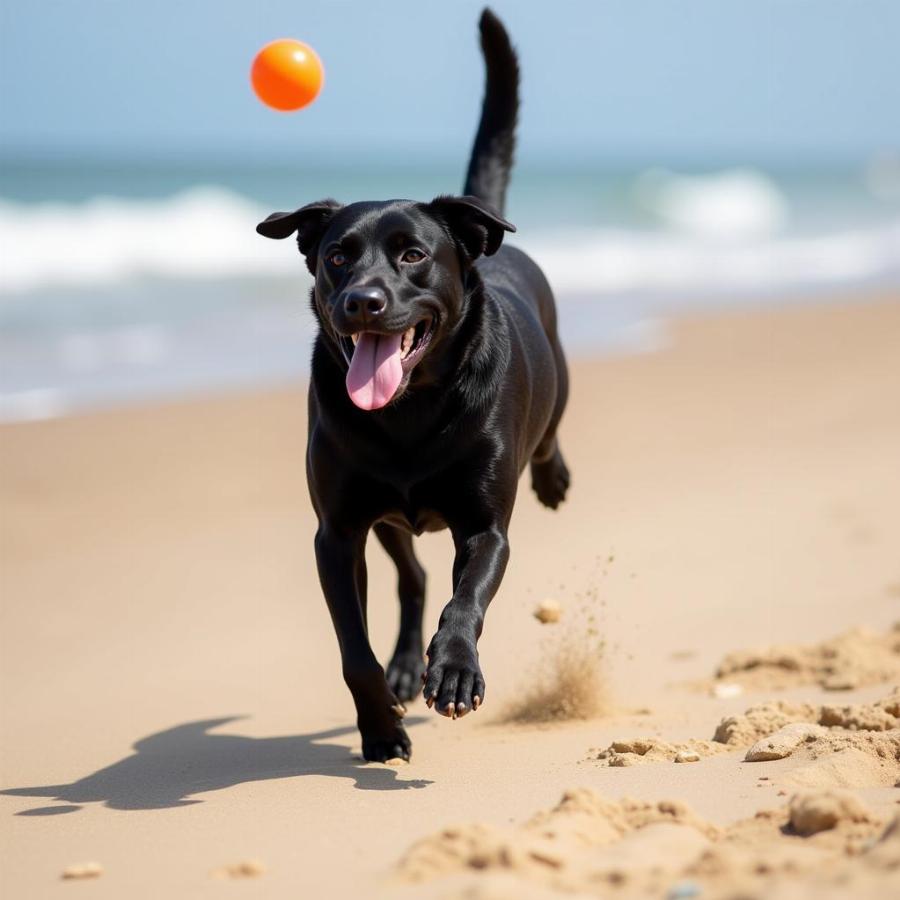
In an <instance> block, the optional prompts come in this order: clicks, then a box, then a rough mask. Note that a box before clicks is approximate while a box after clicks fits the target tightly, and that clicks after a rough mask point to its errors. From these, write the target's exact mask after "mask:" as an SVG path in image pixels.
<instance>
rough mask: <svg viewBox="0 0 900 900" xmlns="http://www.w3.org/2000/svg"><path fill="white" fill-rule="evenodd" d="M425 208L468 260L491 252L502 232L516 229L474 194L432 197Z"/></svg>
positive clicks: (500, 241)
mask: <svg viewBox="0 0 900 900" xmlns="http://www.w3.org/2000/svg"><path fill="white" fill-rule="evenodd" d="M427 209H428V210H429V211H430V212H431V213H432V215H434V216H435V217H436V218H438V219H439V220H440V221H441V222H443V223H444V224H445V225H446V226H447V228H449V229H450V231H451V233H452V234H453V236H454V237H455V238H456V239H457V241H458V242H459V244H460V245H461V246H462V248H463V249H464V250H465V252H466V255H467V256H468V258H469V260H470V261H471V260H475V259H477V258H478V257H479V256H481V255H482V254H484V256H492V255H493V254H494V253H496V252H497V251H498V250H499V249H500V245H501V244H502V243H503V232H504V231H515V230H516V226H515V225H513V224H512V223H511V222H507V221H506V219H504V218H503V216H501V215H500V213H498V212H497V211H496V210H495V209H493V208H492V207H491V206H489V205H488V204H487V203H485V202H484V201H483V200H479V199H478V197H435V199H434V200H432V201H431V203H429V204H428V206H427Z"/></svg>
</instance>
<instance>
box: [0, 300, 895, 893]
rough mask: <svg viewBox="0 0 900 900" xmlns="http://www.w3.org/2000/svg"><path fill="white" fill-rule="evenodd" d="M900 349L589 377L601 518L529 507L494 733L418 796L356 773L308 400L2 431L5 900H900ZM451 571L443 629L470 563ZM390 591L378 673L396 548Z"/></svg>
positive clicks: (749, 350)
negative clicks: (322, 542)
mask: <svg viewBox="0 0 900 900" xmlns="http://www.w3.org/2000/svg"><path fill="white" fill-rule="evenodd" d="M898 334H900V298H898V297H882V298H875V299H873V300H872V301H870V302H865V303H862V302H857V303H854V304H846V305H841V304H837V303H836V304H833V305H824V306H809V307H805V308H794V309H792V310H790V311H777V310H773V311H767V312H756V313H752V314H749V313H748V314H745V313H740V314H730V315H720V316H716V317H710V318H698V319H695V320H692V321H683V322H680V323H677V324H676V325H674V326H673V327H672V330H671V336H672V343H671V345H670V346H669V347H668V348H667V349H665V350H663V351H661V352H659V353H657V354H654V355H647V356H637V357H630V358H625V357H622V358H614V359H608V360H604V361H596V362H578V363H577V364H575V365H574V367H573V370H574V371H573V385H574V390H573V397H572V404H571V408H570V411H569V413H568V416H567V419H566V420H565V422H564V427H563V430H562V441H563V447H564V449H565V451H566V454H567V457H568V459H569V462H570V464H571V468H572V471H573V476H574V483H573V490H572V495H571V501H570V502H569V503H567V504H566V505H565V507H564V508H563V509H562V510H561V511H560V512H558V513H556V514H553V513H550V512H547V511H546V510H544V509H542V508H541V507H539V505H538V504H537V502H536V501H535V500H534V498H533V497H532V496H531V494H530V492H529V491H528V490H527V486H526V484H525V483H524V482H523V486H522V490H521V492H520V501H519V506H518V509H517V511H516V516H515V519H514V522H513V527H512V532H511V543H512V560H511V564H510V567H509V571H508V574H507V576H506V579H505V581H504V583H503V587H502V589H501V591H500V594H499V596H498V597H497V599H496V601H495V603H494V606H493V607H492V609H491V611H490V614H489V616H488V621H487V627H486V632H485V636H484V638H483V641H482V648H481V653H482V664H483V667H484V670H485V675H486V678H487V682H488V694H487V702H486V704H485V706H484V707H483V708H482V710H480V711H479V712H478V713H477V714H475V715H470V716H468V717H466V718H465V719H462V720H459V721H456V722H451V721H448V720H446V719H443V718H440V717H437V716H435V715H433V714H429V713H428V712H427V711H426V710H425V709H424V707H423V706H422V705H421V704H416V705H414V706H413V707H412V708H411V709H410V714H409V719H408V721H409V722H410V727H411V732H412V736H413V740H414V742H415V748H414V755H413V760H412V762H411V763H410V764H409V765H404V766H398V767H390V766H381V765H363V764H362V763H361V762H360V761H359V760H358V759H357V758H355V755H354V754H358V752H359V741H358V738H357V735H356V732H355V728H354V727H353V714H352V706H351V703H350V700H349V697H348V695H347V693H346V691H345V689H344V687H343V685H342V683H341V680H340V675H339V671H340V667H339V664H338V657H337V650H336V645H335V641H334V637H333V635H332V632H331V625H330V621H329V619H328V615H327V612H326V610H325V607H324V604H323V602H322V600H321V597H320V595H319V588H318V584H317V579H316V576H315V571H314V564H313V558H312V547H311V539H312V533H313V530H314V522H313V517H312V514H311V512H310V509H309V503H308V499H307V497H306V489H305V484H304V474H303V452H304V426H305V423H304V400H303V395H302V390H301V388H299V387H298V388H296V389H285V390H281V391H275V392H269V393H262V394H245V395H239V396H229V397H222V398H218V399H198V400H196V401H192V402H184V403H178V404H171V405H166V406H157V407H148V408H143V409H133V410H130V411H125V412H120V413H108V414H98V415H91V416H82V417H77V418H73V419H68V420H60V421H53V422H46V423H36V424H30V425H20V426H14V427H7V428H6V429H4V432H3V435H2V455H3V459H2V464H3V470H2V495H0V499H2V511H3V517H2V519H3V521H2V526H3V542H2V552H3V556H2V599H3V611H2V623H0V625H2V658H0V666H2V669H0V676H2V692H3V693H2V734H0V746H2V754H3V758H2V764H3V768H2V785H0V787H2V790H3V791H4V793H3V794H2V795H0V827H2V847H3V856H4V864H3V866H2V869H0V878H2V888H3V891H2V893H3V896H4V897H6V896H8V897H28V898H30V900H31V898H38V900H40V898H43V897H54V896H57V895H61V894H71V893H73V892H75V893H79V896H82V895H83V896H91V897H97V898H100V897H108V898H120V897H129V898H144V897H146V898H157V897H192V898H194V897H200V898H204V897H222V896H226V895H228V896H230V895H232V894H233V893H234V892H235V891H240V893H241V896H248V897H250V896H252V897H265V898H280V897H297V896H321V897H324V896H328V897H335V898H342V897H361V896H376V897H377V896H383V897H409V898H416V900H418V898H422V897H426V898H427V897H472V898H501V897H502V898H507V897H518V896H532V897H535V898H538V897H557V896H598V895H599V896H603V895H605V894H607V893H608V892H609V891H610V890H611V889H614V890H615V895H616V896H619V897H626V896H652V897H667V896H670V897H673V898H674V897H689V896H696V895H697V891H702V896H709V897H723V898H725V897H735V896H741V897H754V896H760V897H762V896H765V897H766V898H775V900H778V898H782V897H784V898H794V897H804V896H807V897H835V898H837V897H845V896H850V895H852V896H854V897H858V896H872V897H884V896H887V890H888V889H887V887H886V886H887V885H892V886H896V885H897V884H898V881H900V859H898V841H900V828H898V826H897V825H896V823H895V824H894V825H891V823H892V822H893V821H894V818H895V816H896V812H897V810H898V809H900V807H898V805H897V801H898V799H900V791H898V789H897V788H896V787H894V786H893V783H892V779H895V776H897V765H898V763H897V758H896V749H897V734H898V730H897V728H896V727H895V725H896V722H895V720H896V719H897V713H898V710H897V709H896V703H895V701H894V700H893V699H892V693H891V691H892V687H893V685H894V684H895V683H896V681H897V677H896V668H895V667H894V668H892V666H895V663H896V659H895V658H894V657H895V655H896V650H897V643H896V638H897V633H896V632H894V631H892V630H891V629H892V627H893V624H894V622H895V620H896V619H897V618H898V617H900V616H898V609H900V603H898V599H900V556H898V553H897V547H898V546H900V517H898V515H897V510H898V509H900V475H898V462H897V461H898V460H900V353H898V352H897V335H898ZM419 543H420V549H421V555H422V557H423V561H424V562H425V564H426V568H427V569H428V572H429V578H430V582H429V605H430V606H429V620H430V623H431V624H432V625H433V623H434V621H435V619H436V616H437V613H438V611H439V609H440V607H441V605H442V604H443V603H444V602H445V601H446V599H447V596H448V586H449V583H450V548H449V540H448V539H447V537H446V536H445V535H432V536H426V537H425V538H423V539H422V540H421V541H420V542H419ZM369 585H370V603H369V608H370V617H371V619H372V626H371V629H372V637H373V641H374V643H375V645H376V647H377V648H378V651H379V653H380V654H381V655H382V657H384V656H385V655H386V654H387V652H388V651H389V649H390V646H391V641H392V638H393V631H394V629H395V628H396V622H397V608H396V602H395V600H394V576H393V574H392V572H391V570H390V568H389V565H388V563H387V561H386V560H385V559H384V557H383V555H382V554H381V553H380V551H379V550H378V549H377V548H376V547H374V546H373V547H372V548H371V551H370V577H369ZM546 598H554V599H555V600H556V601H557V602H558V603H559V605H560V609H561V613H562V614H561V616H560V617H559V621H558V622H556V623H553V624H541V623H540V622H539V621H537V620H536V619H535V618H534V616H533V612H534V610H535V608H536V607H537V606H538V605H539V604H540V603H541V602H542V601H544V600H545V599H546ZM858 628H865V629H868V631H863V632H859V631H852V630H853V629H858ZM848 632H851V637H850V638H849V639H848V638H846V637H841V636H842V635H843V636H846V635H847V633H848ZM579 634H584V636H585V641H584V642H583V643H579V642H578V635H579ZM573 640H574V641H575V644H574V645H573V644H572V643H571V642H572V641H573ZM848 640H849V643H848ZM860 641H862V642H863V644H864V645H865V646H864V648H863V650H862V657H860V655H859V653H858V652H857V651H859V650H860V647H861V646H862V645H861V644H860ZM851 645H852V646H851ZM573 646H574V647H575V651H574V653H575V655H574V656H573V655H572V652H573V651H572V647H573ZM876 646H877V648H879V649H877V652H876V650H874V649H873V648H875V647H876ZM773 647H777V648H778V649H777V650H776V651H772V650H770V649H766V648H773ZM585 648H587V649H585ZM760 648H762V649H760ZM579 654H580V655H579ZM572 660H574V661H575V662H574V664H573V663H572ZM791 660H792V661H791ZM854 660H855V662H854ZM860 660H862V663H864V664H861V665H858V664H857V663H860ZM573 671H574V672H576V676H575V678H576V681H577V683H578V685H579V686H580V687H583V684H584V683H585V681H587V682H588V683H591V684H594V685H596V691H593V690H592V691H588V692H586V693H587V700H585V699H584V697H581V699H578V702H577V703H573V702H571V701H572V696H571V695H572V687H571V684H572V681H571V678H572V674H571V673H572V672H573ZM577 673H582V674H581V675H578V674H577ZM717 673H718V675H717ZM798 673H799V674H798ZM891 673H893V674H891ZM566 679H569V680H568V681H567V680H566ZM717 680H718V681H719V682H723V681H724V682H725V683H726V684H739V685H740V688H741V692H740V693H738V694H735V693H734V692H733V691H732V692H731V695H730V696H728V694H729V692H728V691H726V692H725V696H716V695H715V694H714V692H713V691H712V690H710V687H711V686H712V685H714V684H715V683H716V681H717ZM701 683H703V684H704V685H705V689H704V690H702V691H698V690H697V689H696V685H698V684H701ZM720 686H721V685H720ZM836 691H839V693H837V692H836ZM579 696H581V695H579ZM598 697H599V698H600V699H599V700H598V699H597V698H598ZM592 701H593V702H594V705H593V706H591V705H590V703H591V702H592ZM523 703H524V704H525V706H526V707H527V708H530V709H532V710H534V709H535V706H536V705H537V706H542V707H545V708H546V707H550V706H553V705H554V704H556V713H555V714H554V715H552V716H542V715H539V714H536V715H532V716H529V715H523V713H522V710H523ZM585 704H587V705H585ZM523 719H524V720H527V721H525V722H523V721H522V720H523ZM785 726H787V730H786V731H785V730H784V729H785ZM792 728H793V730H791V729H792ZM717 737H718V738H719V739H718V740H716V739H715V738H717ZM638 739H640V740H641V741H643V742H644V743H640V744H639V743H638V742H637V741H638ZM648 741H649V744H650V746H648V747H647V749H646V750H644V753H643V754H641V753H639V752H637V751H638V750H639V749H640V748H641V747H644V746H645V744H646V743H647V742H648ZM757 741H764V742H765V741H768V742H769V743H770V744H772V745H773V746H774V747H775V750H770V751H769V753H770V755H771V753H776V751H777V753H781V752H782V751H783V750H785V749H787V753H786V755H784V756H782V757H781V758H777V759H772V758H765V756H766V750H765V746H764V747H763V748H762V749H761V750H760V753H761V754H762V756H761V757H760V759H761V761H757V762H748V761H746V759H745V757H746V755H747V753H748V751H749V750H750V749H751V747H752V746H753V745H754V744H755V743H756V742H757ZM616 744H619V750H615V751H614V752H617V753H620V754H628V753H631V754H633V755H636V756H637V757H640V756H647V757H648V758H647V759H644V760H643V762H645V763H648V762H650V761H651V760H656V761H655V763H654V764H642V765H609V764H608V763H609V758H603V759H598V758H597V757H598V755H600V753H601V752H602V750H605V749H606V748H610V747H611V746H613V747H615V745H616ZM663 745H665V746H663ZM712 745H715V747H714V748H713V749H714V751H715V752H712V751H711V752H709V753H707V752H706V750H707V749H708V748H709V747H710V746H712ZM629 747H630V749H629ZM590 748H598V749H595V750H594V751H591V749H590ZM670 748H672V749H670ZM779 748H780V749H779ZM679 753H681V754H682V755H686V756H687V757H688V758H689V759H693V758H694V756H696V757H697V761H693V762H689V761H688V760H687V759H685V760H684V761H683V762H681V763H678V762H676V761H675V757H676V756H677V755H678V754H679ZM892 754H893V755H892ZM560 798H563V799H562V801H560ZM66 872H69V873H70V877H67V878H66V877H63V876H64V874H65V873H66ZM71 873H76V876H78V877H72V876H71ZM561 892H563V893H561Z"/></svg>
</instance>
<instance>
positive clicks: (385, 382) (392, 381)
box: [339, 317, 434, 411]
mask: <svg viewBox="0 0 900 900" xmlns="http://www.w3.org/2000/svg"><path fill="white" fill-rule="evenodd" d="M433 334H434V319H432V318H430V317H429V318H426V319H422V320H421V321H420V322H417V323H416V324H415V325H414V326H412V327H411V328H407V329H406V331H403V332H401V333H400V334H379V333H378V332H374V331H360V332H358V333H357V334H354V335H353V336H352V337H341V338H340V339H339V340H340V345H341V350H342V352H343V354H344V357H345V358H346V360H347V363H348V364H349V366H350V368H349V370H348V372H347V393H348V394H349V395H350V399H351V400H352V401H353V402H354V403H355V404H356V405H357V406H358V407H359V408H360V409H365V410H369V411H371V410H373V409H381V407H382V406H387V404H388V403H390V402H391V400H393V399H394V397H395V396H396V395H397V393H398V392H399V391H400V388H401V385H402V386H405V384H406V382H407V381H408V379H409V374H410V372H412V370H413V368H414V367H415V365H416V363H417V362H418V361H419V360H420V359H421V358H422V356H423V354H424V353H425V350H426V348H427V347H428V344H429V343H430V342H431V338H432V336H433Z"/></svg>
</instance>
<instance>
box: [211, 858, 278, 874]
mask: <svg viewBox="0 0 900 900" xmlns="http://www.w3.org/2000/svg"><path fill="white" fill-rule="evenodd" d="M265 871H266V867H265V866H264V865H263V864H262V863H261V862H260V861H259V860H258V859H245V860H243V861H242V862H238V863H233V864H232V865H230V866H222V868H221V869H216V870H215V872H213V877H215V878H258V877H259V876H260V875H264V874H265Z"/></svg>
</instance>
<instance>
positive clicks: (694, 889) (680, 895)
mask: <svg viewBox="0 0 900 900" xmlns="http://www.w3.org/2000/svg"><path fill="white" fill-rule="evenodd" d="M701 890H702V889H701V887H700V885H699V884H697V882H695V881H679V882H678V884H673V885H672V887H670V888H669V893H668V894H666V900H687V898H688V897H697V896H699V895H700V892H701Z"/></svg>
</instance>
